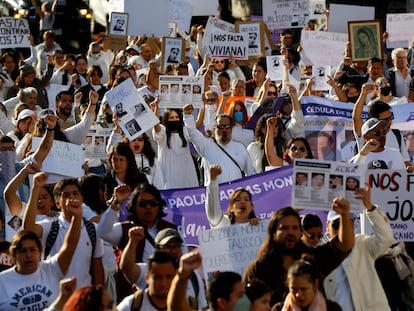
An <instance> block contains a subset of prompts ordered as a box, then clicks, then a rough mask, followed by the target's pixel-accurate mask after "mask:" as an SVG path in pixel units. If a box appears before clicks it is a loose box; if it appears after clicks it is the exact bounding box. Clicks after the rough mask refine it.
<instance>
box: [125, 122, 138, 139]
mask: <svg viewBox="0 0 414 311" xmlns="http://www.w3.org/2000/svg"><path fill="white" fill-rule="evenodd" d="M125 128H126V130H127V131H128V134H129V135H130V136H134V135H135V134H136V133H138V132H139V131H140V130H141V127H140V126H139V124H138V122H137V121H136V120H135V119H132V120H130V121H128V122H127V123H126V124H125Z"/></svg>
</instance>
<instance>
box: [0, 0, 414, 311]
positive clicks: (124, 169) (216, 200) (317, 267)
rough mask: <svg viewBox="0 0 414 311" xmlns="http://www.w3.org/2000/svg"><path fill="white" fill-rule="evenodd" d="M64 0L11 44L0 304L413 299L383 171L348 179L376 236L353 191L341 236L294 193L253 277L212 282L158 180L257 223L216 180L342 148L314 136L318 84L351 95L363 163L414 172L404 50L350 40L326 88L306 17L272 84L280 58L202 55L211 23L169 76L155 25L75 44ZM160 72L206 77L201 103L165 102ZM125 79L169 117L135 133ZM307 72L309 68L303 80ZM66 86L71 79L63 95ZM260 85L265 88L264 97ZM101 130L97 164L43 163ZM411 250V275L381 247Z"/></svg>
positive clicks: (130, 306)
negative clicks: (24, 48)
mask: <svg viewBox="0 0 414 311" xmlns="http://www.w3.org/2000/svg"><path fill="white" fill-rule="evenodd" d="M56 2H57V1H55V2H54V4H53V5H52V7H51V8H48V10H46V9H45V10H46V11H43V8H42V9H40V8H37V9H38V11H39V15H40V16H41V17H42V19H43V31H42V42H40V43H38V44H37V45H36V44H35V43H34V40H33V38H31V41H32V43H33V46H32V48H31V49H30V50H31V56H30V57H29V58H26V59H24V57H23V56H22V55H21V53H20V52H19V51H18V50H14V49H7V50H3V51H2V54H1V57H0V62H1V65H2V69H1V71H0V159H1V166H0V191H1V193H2V195H1V197H0V212H1V214H0V216H1V217H0V228H2V235H1V237H0V255H1V262H0V269H1V270H2V272H1V273H0V291H1V292H2V293H3V294H2V295H1V298H0V310H107V309H109V310H167V309H168V310H170V311H178V310H203V311H206V310H207V309H209V310H216V311H218V310H220V311H227V310H228V311H231V310H249V311H269V310H286V311H287V310H309V311H313V310H318V311H319V310H363V311H368V310H376V311H378V310H384V311H385V310H398V311H406V310H412V308H413V307H414V293H413V291H414V286H411V287H410V286H408V287H407V286H405V285H404V284H402V282H399V281H400V280H399V279H398V276H400V275H401V274H404V273H405V278H403V279H402V280H411V282H412V283H411V285H414V263H413V261H412V259H411V258H410V256H409V255H408V254H407V252H406V251H405V245H404V243H397V241H395V240H394V236H393V232H392V229H391V227H390V224H389V223H388V222H387V220H386V216H385V214H384V212H382V211H381V206H380V205H375V204H373V203H372V201H371V189H370V187H369V185H368V184H362V183H361V184H359V183H358V184H357V183H356V182H355V181H354V183H352V182H353V181H352V180H349V184H348V181H347V187H353V189H354V190H355V193H356V196H357V198H358V199H360V200H361V201H362V206H363V213H365V216H366V217H367V218H368V219H369V222H370V223H371V225H372V227H373V231H374V233H373V234H372V235H366V234H356V235H355V234H354V220H355V215H353V213H351V212H350V211H351V206H350V204H351V203H350V202H348V201H347V200H346V199H344V198H342V197H337V198H334V199H333V200H332V204H331V206H330V208H331V210H330V212H329V214H328V216H327V220H326V229H327V232H326V233H324V232H323V224H322V221H321V219H320V218H319V217H318V216H317V215H314V214H307V215H305V216H299V214H298V211H297V210H295V209H294V208H292V207H284V208H281V209H279V210H277V211H276V210H275V211H274V213H273V214H272V216H271V218H270V221H269V225H268V231H267V235H266V237H265V240H264V242H263V244H262V245H261V247H260V250H259V251H258V254H257V257H256V259H255V260H253V261H252V262H251V263H250V264H249V266H248V267H246V271H245V274H244V275H243V276H242V275H239V274H237V273H235V272H218V273H216V274H215V275H214V276H212V278H211V279H210V280H209V281H208V282H206V280H203V277H204V276H203V275H201V274H200V273H199V272H200V270H199V268H200V266H201V262H202V254H200V252H199V251H198V250H192V251H191V250H190V249H189V247H188V246H187V245H186V243H185V239H184V238H183V236H182V234H181V232H180V231H179V228H178V227H177V224H174V223H172V222H169V221H167V220H166V219H164V218H165V216H166V213H165V207H166V206H167V202H166V201H165V199H164V198H163V197H162V195H161V192H160V190H167V189H182V188H192V187H205V191H206V202H205V215H206V218H207V219H208V222H209V224H210V226H211V227H212V228H214V227H224V226H232V225H234V224H248V225H250V226H256V225H257V224H258V223H259V222H260V220H259V219H258V217H257V216H256V213H255V206H254V202H253V200H254V198H253V197H252V194H251V193H250V192H249V191H248V190H245V189H238V190H236V191H235V192H234V193H233V194H232V195H231V197H230V199H229V204H228V208H227V210H226V211H225V212H223V211H222V210H221V208H220V196H219V184H221V183H225V182H230V181H233V180H236V179H240V178H244V177H245V176H252V175H255V174H260V173H262V172H265V171H267V170H273V169H278V168H280V167H283V166H288V165H292V164H293V162H294V160H295V158H303V159H313V158H316V159H324V160H338V159H336V157H335V155H334V153H335V150H332V149H329V148H325V147H326V146H327V145H329V144H330V143H329V140H330V139H332V137H323V135H321V136H315V137H313V136H308V137H305V131H306V126H305V122H304V114H303V111H302V108H301V100H302V99H303V98H304V97H306V96H317V97H326V98H329V99H331V100H332V101H336V102H344V103H349V105H350V107H352V109H353V114H352V120H353V133H354V138H353V141H355V146H356V151H355V155H354V156H353V157H352V159H351V160H350V162H351V163H356V164H358V165H361V166H362V167H364V168H366V170H371V169H376V168H381V169H393V170H396V169H406V170H407V172H413V171H414V166H413V162H412V151H411V150H410V148H411V142H410V141H409V136H408V135H407V138H406V139H405V138H404V137H402V136H401V135H402V134H401V133H400V132H399V131H398V130H394V129H393V130H391V125H392V120H393V114H392V107H393V106H394V105H399V104H406V103H408V102H412V101H413V100H414V72H413V71H410V67H409V59H408V58H409V57H411V55H409V54H408V52H407V49H405V47H402V48H397V49H394V50H392V51H390V52H391V53H390V59H389V60H387V59H386V58H385V55H384V57H383V58H381V57H380V55H374V54H375V53H374V52H372V53H371V54H372V55H371V54H370V51H368V50H366V49H365V50H364V51H363V52H364V56H366V59H367V60H365V61H355V62H354V61H352V58H351V52H350V51H351V46H350V44H349V43H348V44H347V45H346V47H344V48H345V51H344V57H343V61H342V62H341V63H340V64H338V66H337V68H336V72H335V74H334V75H333V77H332V78H330V79H329V81H328V84H329V86H330V91H329V92H321V91H320V90H315V89H314V88H313V81H314V80H313V77H312V76H310V75H309V72H310V71H309V67H310V66H309V65H310V64H302V63H301V62H300V51H301V47H300V42H293V38H294V33H293V31H292V30H289V29H286V30H284V31H282V32H281V34H280V41H281V44H280V47H277V48H276V49H275V50H274V51H273V53H274V54H281V55H285V61H284V68H285V75H284V76H283V77H280V80H278V81H271V80H270V79H269V78H267V64H266V58H265V57H257V58H255V59H252V60H251V61H250V62H249V64H248V65H246V63H245V62H244V63H243V64H240V65H239V63H238V61H236V60H235V59H234V58H233V57H230V58H225V57H214V58H211V57H209V56H208V55H205V54H204V52H203V50H202V49H201V47H200V44H201V42H202V37H203V34H204V27H203V25H195V26H192V28H191V33H190V35H189V36H188V38H184V39H185V41H186V54H185V57H184V58H183V59H181V60H180V62H178V63H177V64H176V65H173V66H168V68H166V70H165V72H161V69H160V68H162V66H161V64H160V61H161V59H162V57H161V56H162V55H161V54H156V53H155V52H154V46H153V45H152V44H153V42H156V41H157V40H156V38H155V40H154V38H151V39H152V40H149V39H150V38H147V37H146V36H141V37H130V38H128V42H126V44H125V48H124V49H122V50H111V49H109V48H108V43H109V42H108V40H109V37H108V35H107V34H99V35H97V36H96V38H95V39H96V40H94V41H93V42H91V44H90V46H89V49H88V51H87V52H86V54H85V55H83V54H82V55H72V54H70V53H67V52H66V51H63V50H62V49H61V47H60V46H59V44H58V43H57V42H55V36H54V32H53V29H51V28H50V27H49V26H48V25H49V24H51V25H52V24H53V23H52V22H51V19H54V18H55V17H54V11H55V6H56ZM313 22H314V21H312V23H313ZM312 23H311V24H312ZM308 28H309V27H307V29H308ZM159 47H161V45H160V46H159ZM361 53H362V52H361ZM305 65H306V66H305ZM142 69H145V74H144V75H143V76H140V75H139V74H138V73H139V72H141V71H140V70H142ZM160 75H181V76H188V75H198V76H203V77H204V94H203V96H202V103H183V107H182V109H175V108H174V109H173V108H163V107H161V106H160V94H161V89H160V85H159V76H160ZM128 79H131V80H132V81H133V85H134V87H135V88H136V90H137V92H138V93H139V94H140V95H141V96H142V98H143V99H144V100H145V102H146V104H147V105H148V106H149V107H150V108H151V109H152V112H153V113H154V115H155V116H156V117H157V118H158V120H159V123H157V124H156V125H155V126H154V127H153V128H151V129H148V130H147V131H145V132H143V133H142V134H141V135H139V136H138V137H136V138H135V139H133V140H132V139H130V138H129V137H130V136H129V135H127V134H126V133H124V132H123V131H122V129H121V126H120V122H121V121H122V117H123V116H124V114H123V107H122V103H120V104H118V105H116V107H111V105H110V104H109V103H108V100H107V98H106V94H107V92H108V91H110V90H112V89H114V88H115V87H117V86H118V85H120V84H121V83H123V82H124V81H125V80H128ZM293 80H296V81H300V80H302V81H304V82H305V84H304V86H303V89H297V87H295V86H294V85H293V83H289V81H293ZM51 85H59V86H60V87H62V89H64V90H62V91H59V92H58V94H57V95H56V97H55V98H53V99H51V98H50V96H49V97H48V92H49V93H50V92H51V91H50V86H51ZM246 97H250V98H252V99H254V101H255V103H254V104H253V109H250V110H249V108H248V107H247V105H246V103H245V102H244V99H245V98H246ZM278 98H282V99H283V100H282V104H281V106H280V108H279V110H278V111H277V112H276V113H265V114H263V115H261V116H260V118H259V119H258V121H257V124H256V126H255V129H254V130H253V129H250V128H248V127H246V124H247V122H248V121H249V119H250V117H251V115H252V113H254V111H256V110H257V109H259V110H260V108H261V106H263V105H264V104H265V103H268V102H269V100H271V101H274V100H276V99H278ZM196 104H197V105H196ZM195 107H201V108H195ZM364 107H367V111H368V119H367V120H364V119H363V118H362V112H363V109H364ZM257 111H258V110H257ZM98 127H99V128H104V129H108V130H109V131H110V136H109V137H108V139H107V140H104V141H103V142H99V144H104V147H102V148H103V150H104V154H105V155H106V157H102V158H96V157H90V158H88V157H87V158H86V161H85V162H84V163H79V165H80V166H82V167H83V170H84V176H82V177H81V178H68V177H65V178H58V180H55V178H56V176H54V174H52V173H47V172H44V171H42V163H44V160H45V158H46V157H47V155H48V154H49V152H50V150H51V149H52V148H53V145H54V144H56V142H57V141H61V142H68V143H72V144H76V145H83V146H84V145H86V144H88V143H90V142H88V140H90V136H89V135H88V133H89V132H90V131H91V130H94V129H96V128H98ZM36 138H37V139H39V138H40V144H38V146H37V145H36V144H35V142H36V141H37V140H36ZM324 140H326V143H324ZM99 144H97V145H99ZM97 147H100V146H97ZM29 176H31V177H30V182H29ZM296 178H297V180H296V182H297V184H298V185H299V184H300V180H299V178H300V176H296ZM312 183H315V185H316V183H317V176H316V175H315V180H313V179H312ZM6 232H9V233H10V232H12V234H11V235H10V234H6ZM407 245H409V246H410V247H411V246H412V245H411V244H410V243H407ZM410 247H407V250H408V252H409V253H410V251H411V248H410ZM397 251H398V254H399V255H400V257H398V258H400V259H401V258H404V260H403V261H402V262H400V264H401V269H402V270H404V269H405V270H404V271H398V270H395V269H394V266H393V265H391V266H390V262H391V261H390V260H388V261H387V260H386V258H387V257H384V256H389V257H390V256H392V252H397ZM390 254H391V255H390ZM384 258H385V259H384ZM380 259H382V261H379V260H380ZM387 264H388V265H387ZM393 269H394V270H393ZM390 271H391V272H390ZM386 272H387V273H386ZM390 282H393V284H394V285H395V286H389V283H390ZM407 282H408V281H407ZM206 283H207V284H206ZM387 285H388V286H387ZM398 286H400V287H398ZM396 288H397V290H396Z"/></svg>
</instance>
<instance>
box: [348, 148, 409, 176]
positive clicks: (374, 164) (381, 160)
mask: <svg viewBox="0 0 414 311" xmlns="http://www.w3.org/2000/svg"><path fill="white" fill-rule="evenodd" d="M349 162H350V163H355V164H360V165H363V166H364V167H365V168H367V169H393V170H402V169H405V164H404V160H403V158H402V156H401V153H400V152H399V150H397V149H393V148H387V147H385V149H384V150H383V151H381V152H370V153H368V155H367V156H362V155H360V154H357V155H356V156H354V157H353V158H352V159H351V160H350V161H349Z"/></svg>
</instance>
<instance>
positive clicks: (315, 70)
mask: <svg viewBox="0 0 414 311" xmlns="http://www.w3.org/2000/svg"><path fill="white" fill-rule="evenodd" d="M330 70H331V67H330V66H323V65H317V64H314V65H313V66H312V77H313V80H312V81H313V84H312V90H317V91H329V84H328V80H329V79H328V75H329V73H330Z"/></svg>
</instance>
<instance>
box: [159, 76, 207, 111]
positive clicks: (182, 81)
mask: <svg viewBox="0 0 414 311" xmlns="http://www.w3.org/2000/svg"><path fill="white" fill-rule="evenodd" d="M159 81H160V83H159V85H160V92H161V93H160V107H165V108H179V109H181V108H183V106H184V105H186V104H189V103H192V104H193V106H194V107H196V108H201V107H202V105H203V100H202V96H203V93H204V77H202V76H192V77H191V76H160V78H159Z"/></svg>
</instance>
